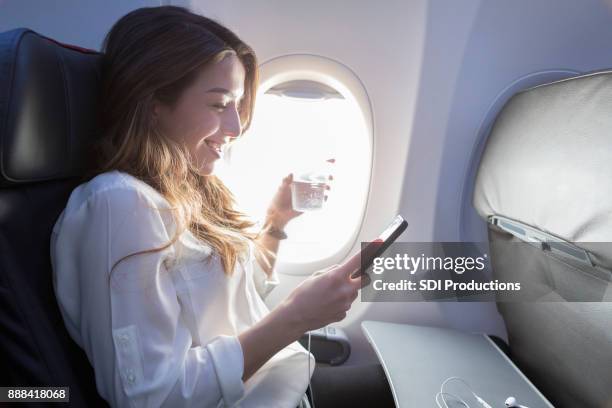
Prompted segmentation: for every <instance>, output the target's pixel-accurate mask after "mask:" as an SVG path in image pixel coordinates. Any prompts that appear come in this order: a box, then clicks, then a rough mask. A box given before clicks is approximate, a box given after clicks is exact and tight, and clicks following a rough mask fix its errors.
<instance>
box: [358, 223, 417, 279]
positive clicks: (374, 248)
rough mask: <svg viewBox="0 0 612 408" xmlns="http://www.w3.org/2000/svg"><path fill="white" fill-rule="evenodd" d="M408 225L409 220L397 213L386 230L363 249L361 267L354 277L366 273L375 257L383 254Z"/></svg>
mask: <svg viewBox="0 0 612 408" xmlns="http://www.w3.org/2000/svg"><path fill="white" fill-rule="evenodd" d="M407 227H408V222H407V221H406V220H405V219H404V217H402V216H401V215H396V216H395V218H393V220H392V221H391V223H390V224H389V225H388V226H387V228H385V230H384V231H383V232H382V233H381V234H380V235H379V236H378V238H376V239H375V240H374V241H372V242H370V243H369V244H368V245H366V247H365V248H364V249H363V250H362V251H361V268H360V269H359V270H358V271H356V272H355V273H354V274H353V275H352V277H353V278H356V277H357V276H359V275H361V274H364V273H365V271H367V270H368V268H369V267H370V266H372V263H373V262H374V259H375V258H377V257H379V256H381V255H382V254H383V253H384V252H385V250H386V249H387V248H389V245H391V244H392V243H393V242H394V241H395V240H396V239H397V238H398V237H399V236H400V235H401V234H402V232H404V231H405V230H406V228H407Z"/></svg>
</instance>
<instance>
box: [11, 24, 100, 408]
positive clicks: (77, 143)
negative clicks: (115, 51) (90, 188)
mask: <svg viewBox="0 0 612 408" xmlns="http://www.w3.org/2000/svg"><path fill="white" fill-rule="evenodd" d="M99 75H100V55H99V54H98V53H97V52H95V51H90V50H84V49H79V48H78V47H73V46H68V45H64V44H60V43H57V42H55V41H53V40H51V39H48V38H45V37H43V36H41V35H39V34H37V33H35V32H33V31H31V30H28V29H16V30H11V31H7V32H4V33H1V34H0V359H2V361H0V362H1V367H2V370H0V376H1V378H0V384H1V385H3V386H68V387H70V402H71V406H88V407H91V406H94V407H95V406H107V404H106V403H105V402H104V400H103V399H102V398H100V397H99V395H98V393H97V391H96V385H95V378H94V373H93V369H92V368H91V365H90V364H89V361H88V359H87V357H86V355H85V353H84V352H83V351H82V350H81V349H80V348H79V347H78V346H77V345H76V343H74V342H73V341H72V339H71V338H70V337H69V335H68V332H67V331H66V329H65V326H64V323H63V320H62V317H61V314H60V311H59V308H58V305H57V302H56V299H55V295H54V291H53V284H52V273H51V272H52V270H51V263H50V247H49V240H50V236H51V230H52V228H53V225H54V224H55V221H56V220H57V218H58V216H59V214H60V213H61V211H62V210H63V208H64V207H65V205H66V202H67V200H68V197H69V195H70V192H71V191H72V190H73V189H74V188H75V187H76V186H77V185H78V184H79V183H80V182H81V177H82V175H83V174H84V173H85V171H86V168H87V163H88V160H89V159H88V155H87V152H88V146H90V145H91V141H93V140H94V138H95V137H96V103H97V94H98V84H99Z"/></svg>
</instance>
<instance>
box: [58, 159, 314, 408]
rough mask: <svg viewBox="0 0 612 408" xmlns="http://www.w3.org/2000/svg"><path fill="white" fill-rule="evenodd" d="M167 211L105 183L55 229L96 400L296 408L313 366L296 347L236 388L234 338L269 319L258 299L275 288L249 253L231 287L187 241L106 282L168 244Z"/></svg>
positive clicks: (95, 185) (99, 181)
mask: <svg viewBox="0 0 612 408" xmlns="http://www.w3.org/2000/svg"><path fill="white" fill-rule="evenodd" d="M155 207H157V208H161V209H162V211H157V210H155ZM169 207H170V206H169V203H168V201H167V200H166V199H165V198H164V197H163V196H162V195H161V194H159V193H158V192H157V191H156V190H155V189H154V188H152V187H151V186H149V185H148V184H146V183H144V182H143V181H141V180H139V179H137V178H135V177H133V176H131V175H129V174H127V173H124V172H120V171H111V172H107V173H103V174H99V175H98V176H96V177H94V178H93V179H91V180H90V181H89V182H87V183H83V184H81V185H79V186H78V187H77V188H75V189H74V190H73V191H72V193H71V195H70V198H69V200H68V204H67V205H66V208H65V209H64V211H63V212H62V213H61V215H60V216H59V218H58V220H57V222H56V224H55V226H54V228H53V234H52V237H51V261H52V266H53V285H54V290H55V295H56V297H57V301H58V304H59V307H60V310H61V313H62V316H63V319H64V323H65V325H66V327H67V329H68V332H69V333H70V336H71V337H72V339H73V340H74V341H75V342H76V343H77V344H78V345H79V346H80V347H81V348H83V349H84V351H85V352H86V354H87V357H88V358H89V362H90V363H91V365H92V366H93V368H94V372H95V379H96V386H97V390H98V392H99V394H100V395H101V396H102V397H103V398H104V399H105V400H106V401H107V402H108V403H109V404H110V405H111V406H113V407H133V408H136V407H160V406H164V407H173V408H178V407H196V406H197V407H219V406H238V407H288V408H294V407H296V406H297V405H298V404H300V402H301V401H303V397H304V392H305V391H306V387H307V385H308V380H309V378H310V376H311V375H312V371H313V370H314V366H315V364H314V358H313V356H312V355H311V354H309V353H308V352H307V351H306V350H305V349H304V347H302V346H301V345H300V344H299V343H298V342H297V341H296V342H294V343H292V344H290V345H288V346H287V347H285V348H284V349H282V350H281V351H279V352H278V353H277V354H275V355H274V356H273V357H272V358H271V359H270V360H268V361H267V362H266V364H264V365H263V366H262V367H261V368H260V369H259V370H258V371H257V372H256V373H255V374H254V375H253V376H252V377H251V378H249V379H248V380H247V381H246V382H243V381H242V375H243V369H244V359H243V354H242V348H241V345H240V342H239V341H238V338H237V335H238V334H239V333H241V332H243V331H244V330H246V329H247V328H248V327H250V326H252V325H253V324H254V323H255V322H257V321H259V320H260V319H262V318H263V317H264V316H265V315H266V314H267V313H269V310H268V308H267V307H266V305H265V303H264V302H263V299H262V298H263V297H265V296H266V295H267V294H268V293H269V291H270V290H271V289H272V288H273V287H274V286H275V285H276V284H277V283H278V280H277V276H276V271H274V272H273V274H272V276H271V277H270V278H268V276H267V275H266V273H265V272H264V271H263V269H262V268H261V267H260V266H259V263H258V261H257V260H256V259H255V257H254V255H253V249H254V247H253V245H252V244H251V245H250V249H251V250H250V252H249V257H248V259H244V258H241V259H239V262H237V264H236V268H235V270H234V272H233V274H232V275H231V276H227V275H226V274H225V273H224V271H223V268H222V264H221V262H220V259H219V257H218V256H217V254H216V253H215V252H214V250H213V249H212V247H210V246H209V245H207V244H205V243H203V242H202V241H201V240H197V239H196V238H195V237H194V236H193V234H191V233H190V232H189V231H185V232H184V233H183V234H182V235H181V237H180V239H179V240H177V241H176V242H175V243H174V244H173V245H171V246H170V247H168V248H166V249H164V250H161V251H157V252H149V253H145V254H138V255H134V256H131V257H128V258H126V259H124V260H123V261H121V262H120V263H119V264H117V266H116V267H115V269H114V270H113V273H112V275H111V276H110V279H109V271H110V269H111V267H112V266H113V264H114V263H115V262H116V261H117V260H119V259H121V258H122V257H123V256H125V255H128V254H132V253H134V252H137V251H141V250H145V249H152V248H158V247H161V246H163V245H164V244H165V243H167V242H168V241H169V240H170V239H171V238H172V237H173V236H174V228H175V224H174V223H173V220H172V214H171V212H170V211H169V210H168V209H169ZM309 359H310V371H309V370H308V360H309Z"/></svg>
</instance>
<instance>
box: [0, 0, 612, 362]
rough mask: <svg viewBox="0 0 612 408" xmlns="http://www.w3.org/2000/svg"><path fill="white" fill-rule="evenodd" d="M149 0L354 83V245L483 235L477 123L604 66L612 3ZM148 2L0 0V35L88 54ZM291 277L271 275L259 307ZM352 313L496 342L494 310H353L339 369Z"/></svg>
mask: <svg viewBox="0 0 612 408" xmlns="http://www.w3.org/2000/svg"><path fill="white" fill-rule="evenodd" d="M161 3H162V4H175V5H183V6H188V7H191V8H192V9H194V10H197V11H200V12H202V13H203V14H205V15H207V16H209V17H212V18H215V19H218V20H219V21H220V22H222V23H224V24H226V25H228V26H229V27H230V28H231V29H233V30H235V31H236V32H237V33H238V35H239V36H241V37H242V38H243V39H244V40H245V41H246V42H247V43H249V44H250V45H251V46H253V48H254V49H255V51H256V52H257V54H258V57H259V60H260V63H263V62H265V61H267V60H270V59H272V58H275V57H278V56H281V55H286V54H296V53H305V54H315V55H321V56H326V57H329V58H331V59H334V60H336V61H338V62H341V63H342V64H344V65H346V66H348V67H349V68H350V69H351V70H352V71H353V72H354V73H355V74H356V75H357V76H358V77H359V78H360V80H361V81H362V83H363V85H364V87H365V89H366V90H367V93H368V95H369V98H370V103H371V107H372V109H373V114H374V129H375V143H374V146H375V148H374V155H375V156H374V162H373V163H374V165H373V169H372V172H373V173H372V180H373V181H372V184H371V186H370V188H371V191H370V198H369V202H368V205H367V209H366V214H365V219H364V224H363V226H362V230H361V231H360V234H359V240H358V241H361V240H363V241H367V240H369V239H371V238H372V237H374V236H376V235H377V234H378V233H379V231H380V230H381V228H382V227H384V226H385V225H386V224H387V222H388V221H389V220H390V218H391V217H392V216H393V215H394V214H395V213H398V212H399V213H401V214H403V215H404V216H405V218H406V219H407V220H408V221H409V223H410V226H409V228H408V230H407V231H406V233H405V234H404V235H403V237H402V240H404V241H426V242H431V241H445V240H446V241H458V240H473V241H477V240H483V239H486V235H484V231H485V224H484V222H483V221H482V220H480V219H478V218H477V216H476V215H475V214H474V212H473V211H472V209H471V205H470V203H471V197H470V193H471V190H470V178H471V177H470V175H471V173H470V172H471V171H473V168H474V160H477V157H478V148H479V146H481V144H480V143H481V142H482V140H483V138H484V136H485V133H486V132H484V130H483V129H486V126H487V125H488V124H490V122H491V120H492V119H493V118H494V114H495V112H496V111H497V110H498V109H499V108H500V107H501V106H502V104H503V101H504V100H505V99H506V98H507V97H509V96H510V95H511V93H512V92H514V91H516V90H519V89H521V88H522V87H525V86H530V85H535V84H536V83H539V82H546V81H548V80H552V79H556V78H557V77H563V76H567V75H570V74H572V73H577V72H584V71H590V70H596V69H604V68H609V67H612V47H610V46H609V44H610V38H612V24H610V23H611V22H612V1H603V0H573V1H571V0H538V1H533V0H513V1H491V0H462V1H460V2H459V1H453V0H430V1H427V0H412V1H408V0H407V1H398V0H389V1H381V2H373V1H365V0H359V1H351V0H336V1H329V0H328V1H322V0H312V1H309V2H293V1H292V2H287V1H282V0H260V1H246V0H243V1H236V0H233V1H208V0H194V1H181V0H178V1H162V2H161ZM159 4H160V2H156V1H145V0H140V1H135V0H129V1H118V0H113V1H105V2H82V1H77V0H67V1H58V0H56V1H44V2H42V1H32V0H27V1H0V31H4V30H8V29H11V28H15V27H19V26H26V27H30V28H32V29H34V30H36V31H38V32H40V33H41V34H44V35H47V36H51V37H54V38H56V39H58V40H60V41H65V42H69V43H74V44H79V45H82V46H85V47H90V48H94V49H99V47H100V44H101V42H102V38H103V36H104V34H105V33H106V31H107V30H108V29H109V28H110V26H111V24H112V23H113V22H114V21H116V19H117V18H119V17H120V16H122V15H124V14H125V13H126V12H128V11H129V10H131V9H134V8H137V7H141V6H147V5H159ZM279 154H281V152H279ZM526 199H528V197H526ZM358 246H359V242H357V243H356V245H355V247H354V248H353V250H352V251H351V253H353V252H354V251H356V250H357V249H358ZM281 272H282V271H281ZM303 278H304V277H303V276H295V275H284V274H283V275H282V276H281V280H282V284H281V286H280V287H278V288H277V289H275V291H273V292H272V294H271V295H270V305H274V304H275V303H277V302H278V301H280V300H281V299H282V298H283V297H284V296H285V295H286V294H287V293H288V292H289V291H290V290H291V289H292V288H293V287H294V286H295V285H296V284H298V283H299V282H300V281H301V280H302V279H303ZM363 319H377V320H386V321H394V322H406V323H415V324H427V325H434V326H446V327H454V328H457V329H461V330H466V331H484V332H488V333H492V334H497V335H499V336H501V337H505V330H504V327H503V322H502V321H501V319H500V317H499V315H498V313H497V311H496V308H495V305H494V304H489V303H467V302H463V303H450V302H449V303H360V302H356V303H355V304H354V306H353V308H352V309H351V312H350V313H349V315H348V316H347V318H346V319H345V321H343V322H342V323H341V326H343V327H344V328H345V330H346V331H347V332H348V334H349V336H350V337H351V339H352V346H353V355H352V357H351V359H350V360H349V364H352V363H356V362H360V361H374V360H375V359H376V357H375V356H374V353H373V352H372V351H371V349H370V346H369V345H368V344H367V342H366V341H365V339H364V337H363V336H362V335H361V331H360V328H359V323H360V321H361V320H363Z"/></svg>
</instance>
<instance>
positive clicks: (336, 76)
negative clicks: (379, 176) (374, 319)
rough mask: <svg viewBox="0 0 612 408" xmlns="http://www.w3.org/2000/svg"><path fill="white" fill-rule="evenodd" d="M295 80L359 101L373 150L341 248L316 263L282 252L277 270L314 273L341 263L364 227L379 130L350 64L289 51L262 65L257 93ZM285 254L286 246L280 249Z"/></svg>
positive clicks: (362, 85)
mask: <svg viewBox="0 0 612 408" xmlns="http://www.w3.org/2000/svg"><path fill="white" fill-rule="evenodd" d="M293 80H311V81H316V82H320V83H322V84H324V85H327V86H329V87H331V88H334V89H335V90H337V91H338V92H339V93H340V94H342V95H343V96H344V98H350V99H352V100H353V101H355V102H356V104H357V106H358V108H359V110H360V112H361V115H362V119H363V122H364V126H365V127H366V129H365V131H366V134H367V135H368V138H367V139H368V140H367V143H368V148H369V151H370V157H369V162H368V163H365V164H366V165H367V166H368V180H367V186H366V188H365V190H364V192H365V196H364V197H363V200H361V201H362V203H361V209H360V214H361V215H360V217H359V219H358V222H357V223H356V225H355V227H354V228H353V231H352V232H351V234H349V238H348V239H347V240H346V242H344V243H343V244H342V245H340V246H339V247H338V249H337V250H336V251H334V252H333V254H332V255H329V256H327V257H324V258H320V259H317V260H315V261H312V262H292V261H286V260H283V259H282V255H281V257H280V258H279V260H278V262H277V263H276V266H275V269H276V270H277V272H278V273H279V274H285V275H298V276H299V275H302V276H303V275H310V274H312V273H313V272H315V271H317V270H319V269H322V268H325V267H328V266H330V265H332V264H334V263H339V262H340V261H342V260H343V259H344V258H346V256H347V255H348V254H349V252H350V250H351V248H353V247H354V246H355V244H356V241H357V238H358V236H359V232H360V231H361V229H362V228H363V223H364V219H365V214H366V210H367V206H368V203H369V198H370V191H371V186H372V166H373V163H374V157H375V143H374V140H375V137H374V135H375V129H374V123H375V122H374V111H373V109H372V105H371V101H370V97H369V96H368V92H367V90H366V88H365V86H364V84H363V82H362V81H361V80H360V79H359V77H358V76H357V75H356V74H355V72H353V71H352V70H351V69H350V68H349V67H347V66H346V65H344V64H342V63H341V62H339V61H335V60H333V59H330V58H327V57H324V56H320V55H314V54H287V55H282V56H278V57H274V58H271V59H268V60H266V61H264V62H262V63H261V64H260V65H259V87H258V90H257V94H258V95H261V94H264V93H265V92H266V91H268V90H269V89H270V88H272V87H274V86H277V85H279V84H281V83H284V82H287V81H293ZM280 251H281V252H280V253H281V254H282V245H281V249H280Z"/></svg>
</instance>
